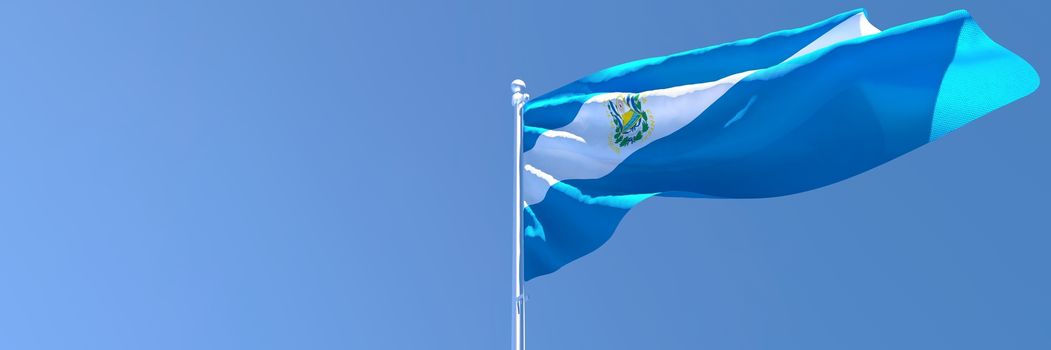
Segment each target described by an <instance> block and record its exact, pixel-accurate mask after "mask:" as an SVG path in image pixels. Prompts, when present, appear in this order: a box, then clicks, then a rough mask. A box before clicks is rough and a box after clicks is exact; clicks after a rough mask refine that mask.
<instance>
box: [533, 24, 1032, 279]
mask: <svg viewBox="0 0 1051 350" xmlns="http://www.w3.org/2000/svg"><path fill="white" fill-rule="evenodd" d="M1038 85H1039V77H1038V76H1037V74H1036V72H1035V71H1034V70H1033V68H1032V67H1031V66H1030V65H1029V64H1028V63H1026V62H1025V61H1024V60H1023V59H1021V58H1019V57H1018V56H1016V55H1015V54H1013V53H1011V52H1010V51H1008V50H1007V49H1005V48H1003V47H1002V46H1000V45H998V44H996V43H995V42H993V41H992V40H991V39H990V38H989V37H988V36H986V35H985V34H984V32H982V30H981V29H980V28H979V27H978V26H977V24H976V23H975V22H974V20H973V19H972V18H971V17H970V15H969V14H967V12H965V11H956V12H952V13H949V14H946V15H943V16H938V17H933V18H929V19H925V20H921V21H917V22H913V23H909V24H905V25H901V26H897V27H893V28H890V29H888V30H885V31H880V30H879V29H876V28H875V27H873V26H872V25H871V24H870V23H869V22H868V19H867V18H866V13H865V12H864V11H863V10H855V11H850V12H846V13H843V14H840V15H837V16H834V17H831V18H829V19H827V20H824V21H821V22H818V23H815V24H813V25H810V26H806V27H802V28H798V29H792V30H786V31H780V32H775V33H772V34H768V35H766V36H762V37H759V38H755V39H747V40H741V41H737V42H733V43H728V44H723V45H717V46H712V47H708V48H702V49H697V50H691V51H687V52H683V53H678V54H673V55H668V56H663V57H655V58H649V59H643V60H639V61H635V62H630V63H626V64H622V65H618V66H615V67H612V68H608V69H605V70H602V71H599V72H597V73H595V74H592V75H590V76H587V77H584V78H582V79H580V80H577V81H575V82H573V83H570V84H568V85H566V86H564V87H561V88H559V89H556V90H555V91H552V92H550V93H548V94H545V95H543V96H541V97H539V98H537V99H535V100H533V101H530V102H529V103H528V104H526V106H525V108H524V112H523V113H524V114H523V119H524V123H525V125H524V135H523V143H524V144H523V149H524V153H523V155H522V157H523V170H522V181H523V182H522V196H523V200H524V202H525V209H524V213H523V214H524V215H523V217H524V222H523V225H524V227H523V235H524V238H523V239H524V270H525V271H524V272H525V278H526V279H527V280H528V279H532V278H535V277H537V276H541V275H545V274H548V273H551V272H554V271H556V270H558V269H559V268H561V267H562V266H564V265H566V264H568V263H569V262H571V261H573V260H576V259H578V258H580V257H582V256H584V255H586V254H588V253H590V252H592V251H594V250H595V249H597V248H598V247H599V246H601V245H602V244H603V243H605V242H606V241H607V240H608V239H609V238H610V236H611V235H612V234H613V231H614V230H615V229H616V227H617V225H618V224H619V222H620V220H621V219H622V218H623V216H624V215H625V214H626V213H627V212H628V211H629V210H630V209H631V208H632V207H633V206H635V205H636V204H638V203H639V202H641V201H643V200H645V199H647V198H650V197H652V196H687V197H700V198H764V197H775V196H783V195H789V194H794V193H799V192H803V191H807V190H811V189H814V188H819V187H822V186H827V185H830V184H833V183H836V182H838V181H841V180H843V179H846V178H849V177H851V176H854V175H857V174H860V173H862V172H864V171H867V170H869V169H871V168H873V167H876V166H878V165H880V164H883V163H885V162H887V161H890V160H892V159H894V158H896V157H898V156H900V155H902V154H905V153H907V152H909V151H911V150H913V149H916V148H917V147H920V146H922V145H924V144H926V143H928V142H930V141H933V140H935V139H937V138H939V137H941V136H943V135H945V134H946V133H948V132H950V131H952V130H955V129H957V128H959V127H961V126H963V125H964V124H967V123H968V122H970V121H972V120H974V119H976V118H978V117H980V116H982V115H984V114H986V113H988V112H990V111H992V110H994V109H996V108H999V107H1002V106H1004V105H1006V104H1008V103H1010V102H1012V101H1014V100H1017V99H1019V98H1021V97H1023V96H1025V95H1028V94H1029V93H1031V92H1032V91H1034V90H1035V89H1036V88H1037V86H1038Z"/></svg>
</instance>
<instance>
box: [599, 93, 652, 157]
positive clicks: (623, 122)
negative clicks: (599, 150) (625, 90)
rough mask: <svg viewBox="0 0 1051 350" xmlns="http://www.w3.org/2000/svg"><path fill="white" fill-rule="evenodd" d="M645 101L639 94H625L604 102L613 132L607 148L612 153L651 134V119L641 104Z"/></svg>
mask: <svg viewBox="0 0 1051 350" xmlns="http://www.w3.org/2000/svg"><path fill="white" fill-rule="evenodd" d="M645 102H646V99H645V98H643V97H642V96H641V95H639V94H625V95H622V96H618V97H616V98H614V99H612V100H609V101H607V102H606V108H607V109H609V116H610V124H611V125H612V126H613V132H612V133H611V134H610V135H609V147H610V148H612V149H613V151H614V152H617V153H620V149H621V148H624V147H627V146H628V145H631V144H633V143H636V142H639V141H642V140H645V139H646V137H648V136H649V135H650V134H651V133H652V132H653V118H651V116H650V113H649V111H648V110H645V109H643V107H642V104H643V103H645Z"/></svg>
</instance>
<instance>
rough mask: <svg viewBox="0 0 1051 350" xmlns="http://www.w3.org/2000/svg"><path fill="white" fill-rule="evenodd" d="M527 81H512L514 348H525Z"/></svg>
mask: <svg viewBox="0 0 1051 350" xmlns="http://www.w3.org/2000/svg"><path fill="white" fill-rule="evenodd" d="M524 89H525V82H524V81H522V80H521V79H515V80H514V81H512V82H511V92H513V93H514V95H512V96H511V104H512V105H514V107H515V239H514V242H515V244H514V245H515V252H514V254H513V255H514V269H515V272H514V277H515V281H514V299H513V300H514V303H513V308H514V311H513V313H514V317H515V321H514V326H515V331H514V334H515V335H514V342H515V346H514V350H525V302H526V298H525V280H523V276H522V205H523V202H522V107H524V106H525V103H526V101H528V100H529V94H527V93H525V92H524V91H523V90H524Z"/></svg>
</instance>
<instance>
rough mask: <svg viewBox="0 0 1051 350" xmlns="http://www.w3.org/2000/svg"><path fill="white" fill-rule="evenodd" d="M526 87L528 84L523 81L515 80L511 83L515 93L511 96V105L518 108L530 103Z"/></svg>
mask: <svg viewBox="0 0 1051 350" xmlns="http://www.w3.org/2000/svg"><path fill="white" fill-rule="evenodd" d="M525 87H526V84H525V82H524V81H522V79H515V80H514V81H512V82H511V92H513V93H514V95H512V96H511V105H513V106H515V107H516V108H520V107H522V105H524V104H525V103H526V101H529V94H527V93H525Z"/></svg>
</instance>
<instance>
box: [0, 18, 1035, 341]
mask: <svg viewBox="0 0 1051 350" xmlns="http://www.w3.org/2000/svg"><path fill="white" fill-rule="evenodd" d="M857 7H866V8H867V9H868V13H869V16H870V20H871V21H872V23H873V24H874V25H876V26H877V27H881V28H887V27H890V26H894V25H898V24H902V23H906V22H909V21H913V20H918V19H922V18H926V17H930V16H935V15H940V14H944V13H946V12H949V11H951V10H954V9H959V8H963V9H967V10H969V11H970V12H971V14H972V15H973V16H974V17H975V19H976V21H977V22H978V24H979V25H980V26H982V28H983V29H984V30H985V31H986V32H987V33H988V34H989V36H990V37H992V38H993V39H994V40H996V41H998V42H999V43H1001V44H1002V45H1004V46H1005V47H1007V48H1008V49H1011V50H1012V51H1014V52H1015V53H1017V54H1019V55H1020V56H1022V57H1023V58H1025V59H1026V60H1028V61H1029V62H1030V64H1032V65H1033V66H1034V67H1035V68H1036V70H1037V71H1038V72H1041V73H1044V72H1046V71H1047V70H1048V69H1051V68H1049V67H1051V66H1049V56H1048V55H1049V53H1051V49H1048V48H1047V46H1046V45H1045V44H1044V42H1045V41H1046V40H1044V37H1045V36H1046V35H1047V32H1046V30H1045V26H1044V24H1043V23H1044V16H1045V14H1046V13H1047V12H1048V11H1047V8H1046V5H1043V4H1037V3H1032V2H1022V1H1017V2H1015V1H967V2H952V3H950V2H947V1H922V2H921V1H885V2H880V3H879V4H863V3H861V2H849V1H848V2H841V1H831V0H830V1H802V2H791V3H786V2H776V1H756V2H708V1H652V2H645V3H643V2H620V1H602V2H599V1H585V2H577V3H571V4H569V3H563V2H561V1H530V2H521V1H519V2H478V3H472V2H456V1H453V2H449V3H443V4H438V3H431V2H422V1H417V2H414V1H389V2H339V1H295V2H291V1H290V2H271V1H179V2H167V3H161V2H157V3H142V2H131V1H96V2H91V3H86V2H59V1H10V2H5V3H3V4H0V43H3V45H0V53H2V57H3V64H2V65H0V115H2V118H0V120H2V124H0V161H2V164H3V165H4V166H3V171H0V330H2V331H0V348H11V349H71V348H76V349H144V348H145V349H188V348H190V349H241V348H252V349H411V348H439V349H494V348H501V347H506V346H510V334H511V333H510V331H511V327H510V321H511V318H510V317H511V316H510V311H511V310H510V292H511V287H510V282H511V280H510V273H511V266H510V253H511V229H512V222H511V220H512V212H513V204H512V200H511V198H512V197H511V196H512V192H511V186H512V174H513V173H512V169H513V158H512V152H513V143H512V120H513V119H512V115H511V114H510V113H511V107H510V101H509V100H510V91H509V90H508V84H509V82H510V81H511V79H514V78H522V79H524V80H525V81H526V82H527V83H528V84H529V92H531V93H532V94H534V95H539V94H540V93H542V92H544V91H547V90H550V89H553V88H555V87H558V86H560V85H562V84H564V83H566V82H569V81H572V80H574V79H576V78H578V77H581V76H583V75H586V74H588V73H591V72H593V71H596V70H599V69H601V68H605V67H608V66H612V65H615V64H617V63H622V62H625V61H629V60H633V59H638V58H643V57H649V56H655V55H663V54H668V53H672V52H677V51H681V50H686V49H691V48H696V47H702V46H707V45H711V44H717V43H722V42H726V41H731V40H736V39H740V38H745V37H754V36H758V35H762V34H765V33H768V32H771V31H775V30H779V29H784V28H791V27H797V26H801V25H805V24H809V23H812V22H814V21H817V20H820V19H823V18H826V17H828V16H830V15H833V14H836V13H840V12H843V11H846V10H849V9H853V8H857ZM1041 7H1045V8H1041ZM1043 90H1044V89H1039V90H1037V91H1036V92H1035V93H1033V94H1032V95H1030V96H1028V97H1026V98H1024V99H1022V100H1020V101H1018V102H1016V103H1014V104H1011V105H1009V106H1007V107H1005V108H1003V109H1000V110H998V111H995V112H993V113H991V114H990V115H988V116H986V117H984V118H983V119H980V120H979V121H976V122H974V123H972V124H970V125H968V126H967V127H964V128H962V129H961V130H959V131H957V132H955V133H953V134H950V135H949V136H946V137H944V138H942V139H940V140H938V141H937V142H934V143H932V144H930V145H928V146H925V147H923V148H921V149H919V150H917V151H915V152H912V153H910V154H908V155H906V156H904V157H901V158H899V159H897V160H894V161H892V162H890V163H888V164H886V165H885V166H881V167H879V168H877V169H875V170H873V171H870V172H868V173H865V174H863V175H861V176H858V177H855V178H852V179H850V180H847V181H844V182H842V183H839V184H836V185H833V186H830V187H827V188H823V189H820V190H817V191H812V192H808V193H804V194H800V195H794V196H788V197H782V198H774V199H764V200H740V201H706V200H697V199H670V198H660V199H655V200H651V201H647V202H645V203H643V204H642V205H641V206H639V207H638V208H636V209H635V210H633V211H632V212H631V213H630V214H629V215H628V216H627V217H626V218H625V220H624V222H623V223H622V224H621V227H620V229H619V230H618V232H617V233H616V234H615V235H614V237H613V239H611V240H610V242H609V243H608V244H607V245H605V246H604V247H603V248H602V249H600V250H599V251H597V252H596V253H594V254H592V255H589V256H588V257H585V258H584V259H581V260H580V261H578V262H576V263H574V264H571V265H570V266H568V267H566V268H565V269H563V270H561V271H559V272H558V273H556V274H553V275H550V276H545V277H541V278H538V279H537V280H535V281H532V282H530V283H529V285H528V287H527V288H528V293H529V294H530V302H529V344H530V347H531V348H534V349H582V348H583V349H588V348H607V349H638V348H719V349H842V348H853V349H886V348H900V349H930V348H956V349H989V348H1010V349H1046V348H1049V347H1051V333H1049V332H1047V330H1048V329H1049V328H1051V301H1049V300H1048V299H1047V298H1046V296H1047V295H1051V280H1049V279H1048V278H1047V267H1048V266H1051V255H1048V254H1047V253H1046V252H1047V249H1048V247H1051V234H1049V232H1051V226H1049V224H1048V222H1047V219H1046V216H1047V212H1048V205H1047V201H1046V198H1047V197H1048V196H1049V195H1051V185H1049V184H1048V182H1047V180H1046V179H1048V178H1051V165H1049V164H1048V161H1047V159H1048V157H1047V155H1046V152H1047V150H1048V149H1051V143H1049V142H1051V141H1049V139H1048V138H1047V137H1046V133H1047V130H1049V129H1051V121H1049V120H1048V119H1047V118H1046V116H1047V110H1048V105H1049V102H1048V99H1047V98H1046V97H1045V95H1046V93H1045V92H1044V91H1043Z"/></svg>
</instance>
